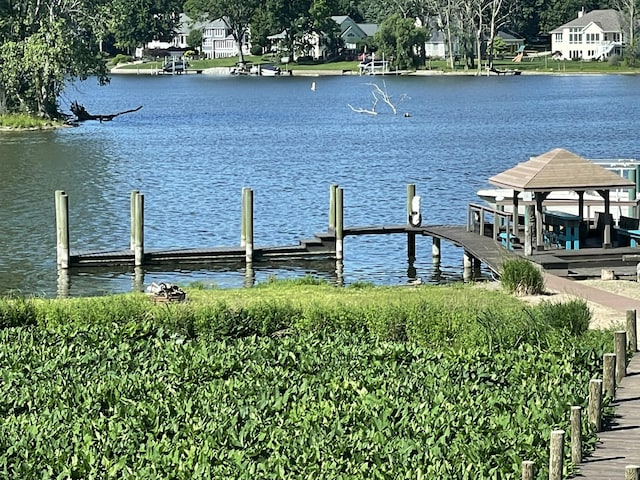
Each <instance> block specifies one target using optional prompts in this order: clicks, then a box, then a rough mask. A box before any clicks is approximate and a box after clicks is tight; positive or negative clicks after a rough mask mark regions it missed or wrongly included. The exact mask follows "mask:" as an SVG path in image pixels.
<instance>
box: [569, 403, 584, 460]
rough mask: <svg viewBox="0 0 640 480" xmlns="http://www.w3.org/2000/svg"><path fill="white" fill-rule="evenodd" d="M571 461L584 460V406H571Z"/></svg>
mask: <svg viewBox="0 0 640 480" xmlns="http://www.w3.org/2000/svg"><path fill="white" fill-rule="evenodd" d="M571 462H572V463H573V464H574V465H578V464H579V463H581V462H582V407H580V406H573V407H571Z"/></svg>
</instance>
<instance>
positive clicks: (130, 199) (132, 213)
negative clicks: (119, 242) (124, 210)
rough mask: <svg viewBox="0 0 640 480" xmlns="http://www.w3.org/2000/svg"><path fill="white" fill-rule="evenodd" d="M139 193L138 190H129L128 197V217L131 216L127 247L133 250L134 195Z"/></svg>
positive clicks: (134, 226) (134, 225)
mask: <svg viewBox="0 0 640 480" xmlns="http://www.w3.org/2000/svg"><path fill="white" fill-rule="evenodd" d="M139 193H140V191H139V190H131V195H130V197H129V217H130V218H131V227H130V230H131V240H130V242H129V248H130V249H131V250H133V249H134V248H135V247H134V244H135V240H134V231H135V228H136V223H135V209H136V196H137V195H138V194H139Z"/></svg>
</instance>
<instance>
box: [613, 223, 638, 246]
mask: <svg viewBox="0 0 640 480" xmlns="http://www.w3.org/2000/svg"><path fill="white" fill-rule="evenodd" d="M638 223H639V221H638V219H637V218H633V217H625V216H624V215H622V216H620V218H619V219H618V226H617V227H615V228H614V232H615V234H616V239H617V240H618V245H620V246H626V245H630V246H631V247H634V248H635V247H637V246H638V240H640V229H638Z"/></svg>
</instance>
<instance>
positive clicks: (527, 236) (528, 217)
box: [524, 205, 535, 257]
mask: <svg viewBox="0 0 640 480" xmlns="http://www.w3.org/2000/svg"><path fill="white" fill-rule="evenodd" d="M524 210H525V214H524V255H525V257H530V256H531V255H532V254H533V242H532V240H533V235H532V232H531V227H532V226H533V223H534V222H535V217H534V215H535V213H534V212H533V211H532V210H531V205H527V206H525V207H524ZM532 217H533V218H534V220H533V221H532Z"/></svg>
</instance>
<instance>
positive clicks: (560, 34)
mask: <svg viewBox="0 0 640 480" xmlns="http://www.w3.org/2000/svg"><path fill="white" fill-rule="evenodd" d="M556 42H562V33H556Z"/></svg>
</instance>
